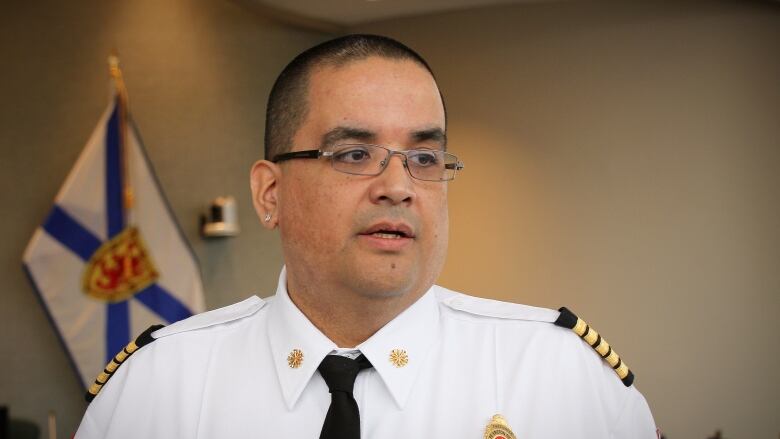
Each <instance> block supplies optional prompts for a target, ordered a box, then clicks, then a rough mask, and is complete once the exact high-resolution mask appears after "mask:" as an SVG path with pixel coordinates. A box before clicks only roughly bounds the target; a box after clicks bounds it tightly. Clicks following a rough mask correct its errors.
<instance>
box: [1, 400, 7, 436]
mask: <svg viewBox="0 0 780 439" xmlns="http://www.w3.org/2000/svg"><path fill="white" fill-rule="evenodd" d="M7 438H8V407H6V406H0V439H7Z"/></svg>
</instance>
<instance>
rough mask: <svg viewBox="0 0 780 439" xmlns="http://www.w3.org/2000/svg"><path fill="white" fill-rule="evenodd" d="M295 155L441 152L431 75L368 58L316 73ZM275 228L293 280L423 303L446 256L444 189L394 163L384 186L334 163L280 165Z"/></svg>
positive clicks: (438, 105)
mask: <svg viewBox="0 0 780 439" xmlns="http://www.w3.org/2000/svg"><path fill="white" fill-rule="evenodd" d="M307 104H308V105H307V106H308V113H307V116H306V118H305V120H304V122H303V124H302V126H301V127H300V129H299V130H298V132H297V133H296V134H295V136H294V138H293V148H292V150H293V151H297V150H307V149H317V148H320V147H324V146H328V145H334V144H343V143H372V144H380V145H385V146H387V147H389V148H390V149H395V150H408V149H413V148H436V149H440V148H443V147H444V139H443V134H444V130H445V120H444V108H443V105H442V101H441V98H440V95H439V91H438V88H437V86H436V83H435V82H434V80H433V78H432V77H431V75H430V74H429V73H428V72H427V71H426V70H425V69H424V68H422V67H420V66H419V65H418V64H416V63H414V62H411V61H408V60H390V59H385V58H379V57H370V58H367V59H365V60H360V61H355V62H350V63H347V64H345V65H343V66H339V67H322V68H318V69H315V70H314V71H313V72H312V74H311V76H310V81H309V94H308V103H307ZM281 168H282V173H281V174H282V178H281V180H280V184H279V205H278V218H279V227H280V232H281V236H282V243H283V249H284V257H285V262H286V263H287V266H288V272H289V275H290V276H296V275H297V276H298V277H300V278H302V279H308V280H311V279H316V280H317V281H318V282H320V284H321V285H318V286H317V287H322V288H339V289H346V290H351V291H353V292H356V293H357V294H361V295H364V296H371V297H392V296H400V295H405V294H407V293H411V294H422V293H423V292H424V291H425V290H426V289H427V288H428V287H429V286H430V285H431V284H432V283H433V282H434V281H435V280H436V277H438V275H439V273H440V272H441V269H442V265H443V263H444V257H445V253H446V249H447V230H448V217H447V183H442V182H427V181H421V180H416V179H413V178H412V177H411V176H410V175H409V173H408V172H407V171H406V169H405V168H404V167H403V162H402V157H401V156H398V155H394V156H392V158H391V159H390V162H389V164H388V165H387V167H386V168H385V170H384V172H383V173H382V174H380V175H378V176H359V175H349V174H344V173H341V172H338V171H336V170H334V169H333V168H332V166H331V163H330V159H325V158H321V159H319V160H290V161H288V162H284V163H282V164H281Z"/></svg>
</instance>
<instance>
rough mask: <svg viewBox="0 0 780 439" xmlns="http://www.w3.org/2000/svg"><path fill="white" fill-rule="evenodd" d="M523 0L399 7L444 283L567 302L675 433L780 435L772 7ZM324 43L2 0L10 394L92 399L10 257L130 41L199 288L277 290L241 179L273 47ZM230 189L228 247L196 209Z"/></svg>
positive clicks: (275, 262)
mask: <svg viewBox="0 0 780 439" xmlns="http://www.w3.org/2000/svg"><path fill="white" fill-rule="evenodd" d="M668 3H670V2H667V4H666V5H660V4H656V5H654V6H652V5H646V4H645V5H642V4H638V3H632V4H630V5H629V4H623V3H592V2H586V1H578V2H564V3H560V4H559V3H553V4H531V5H523V6H513V7H501V8H489V9H485V10H481V11H477V12H458V13H450V14H440V15H435V16H427V17H422V18H418V19H398V20H392V21H388V22H384V23H377V24H373V25H370V26H365V27H363V28H361V30H366V31H372V32H378V33H386V34H388V35H391V36H396V37H398V38H400V39H401V40H403V41H405V42H407V43H409V44H411V45H413V46H414V47H416V48H417V49H419V50H420V51H421V52H422V53H423V54H424V55H425V56H426V57H428V58H429V61H430V62H431V64H432V66H433V68H434V70H435V71H436V72H437V74H438V77H439V81H440V84H441V87H442V89H443V91H444V93H445V96H446V97H447V101H448V106H449V115H450V133H449V134H450V139H451V148H452V150H453V151H455V152H457V153H458V154H460V155H461V156H462V157H463V159H464V160H465V162H466V164H467V169H466V171H465V172H464V173H463V174H462V175H461V176H459V177H458V179H457V180H456V181H455V182H454V183H453V184H452V185H451V216H452V231H451V246H450V255H449V259H448V262H447V266H446V268H445V272H444V274H443V276H442V279H441V282H442V283H443V284H444V285H445V286H448V287H451V288H455V289H459V290H462V291H467V292H470V293H473V294H476V295H481V296H489V297H496V298H503V299H509V300H514V301H520V302H525V303H530V304H535V305H541V306H548V307H557V306H560V305H567V306H569V307H570V308H572V309H573V310H575V311H576V312H578V313H579V314H581V315H582V316H583V317H585V318H586V319H588V320H590V321H591V323H593V325H594V326H595V327H596V328H597V329H599V330H600V331H601V332H602V333H604V334H606V336H607V338H608V339H609V340H610V341H611V342H612V343H613V344H615V345H616V346H617V348H618V352H620V353H621V354H622V355H623V356H624V357H625V358H626V359H627V362H628V363H629V365H631V366H632V367H633V369H634V370H635V372H636V374H637V385H638V386H639V388H640V389H641V390H642V391H643V392H644V393H645V395H646V396H647V397H648V399H649V401H650V403H651V404H652V406H653V409H654V412H655V414H656V418H657V419H658V421H659V424H661V426H662V427H664V429H665V430H666V431H667V433H668V436H669V437H670V438H671V439H677V438H701V439H703V438H704V437H706V436H707V435H708V434H711V433H712V430H714V429H715V428H716V427H720V428H723V429H724V431H725V436H726V437H728V438H732V439H739V438H762V437H766V438H775V437H777V434H778V432H780V420H778V418H777V416H776V414H777V413H780V403H779V402H778V401H780V398H779V397H778V395H780V368H778V367H777V365H778V364H780V361H779V360H780V352H779V349H778V346H779V344H778V342H777V341H776V336H775V334H777V333H778V330H780V324H779V323H778V320H777V319H776V318H775V316H776V314H777V313H778V311H780V299H779V298H778V297H780V296H779V295H778V292H780V274H778V273H777V271H778V270H777V266H778V262H780V250H779V249H780V232H778V229H777V224H778V223H780V221H778V216H779V215H778V214H779V213H780V212H779V209H778V201H779V200H778V198H779V197H778V188H780V177H778V173H777V169H778V165H780V145H778V139H780V128H778V124H777V122H776V120H777V116H778V114H780V112H779V111H778V110H780V108H779V107H780V89H779V88H778V81H777V79H776V78H778V77H780V62H778V57H777V55H776V54H777V53H779V52H780V38H779V37H780V26H779V25H778V24H779V23H778V22H779V21H780V17H779V15H778V7H777V6H762V5H760V4H752V3H749V4H741V3H705V2H696V3H682V4H681V3H679V2H677V3H676V4H675V5H669V4H668ZM323 38H324V36H323V35H319V34H313V33H303V32H300V31H295V30H291V29H287V28H282V27H279V26H277V25H274V24H272V23H270V22H267V21H264V20H263V19H261V18H259V17H257V16H254V15H252V14H251V13H247V11H245V10H243V9H242V8H240V7H238V6H236V5H235V4H233V3H231V2H228V1H223V0H218V1H208V0H172V1H166V2H155V1H151V0H137V1H133V2H99V1H97V0H83V1H79V2H65V3H63V2H54V1H48V2H38V3H37V4H35V5H31V4H24V3H20V2H17V3H14V4H8V5H4V8H3V13H2V14H0V60H2V64H0V97H2V103H1V104H0V185H1V186H0V187H1V188H2V189H0V197H1V198H0V200H1V201H2V205H3V206H4V207H5V209H6V211H5V214H4V215H0V228H1V229H2V230H3V232H4V233H3V237H4V239H3V242H2V245H0V279H2V280H3V290H2V292H0V352H2V360H1V361H0V404H10V406H11V410H12V415H15V416H17V417H27V418H31V419H34V420H36V421H38V422H41V423H42V425H45V424H43V423H44V420H45V416H46V412H47V411H48V410H49V409H54V410H56V411H57V412H58V414H59V415H60V420H61V423H60V430H59V431H60V436H61V437H67V436H69V434H70V433H71V432H72V431H73V429H74V428H75V425H76V423H77V422H78V419H79V418H80V416H81V413H82V411H83V409H84V404H83V403H82V399H81V389H80V388H79V386H78V383H77V380H76V377H75V374H74V373H73V372H72V371H71V370H70V368H69V365H68V363H67V359H66V357H65V354H64V352H63V350H62V349H61V347H60V346H59V344H58V341H57V338H56V335H55V333H54V331H53V329H52V327H51V326H50V325H49V323H48V322H47V320H46V317H45V315H44V313H43V311H42V309H41V307H40V305H39V304H38V302H37V300H36V299H35V296H34V294H33V292H32V290H31V288H30V286H29V284H28V283H27V281H26V279H25V278H24V276H23V274H22V271H21V269H20V258H21V254H22V251H23V249H24V246H25V245H26V243H27V240H28V239H29V237H30V236H31V234H32V231H33V230H34V228H35V227H36V226H37V225H38V224H39V223H40V221H41V220H42V219H43V217H44V216H45V214H46V212H47V211H48V209H49V207H50V203H51V199H52V198H53V197H54V195H55V194H56V191H57V189H58V188H59V186H60V184H61V183H62V181H63V179H64V178H65V175H66V174H67V172H68V170H69V169H70V167H71V166H72V165H73V162H74V160H75V158H76V156H77V155H78V153H79V152H80V150H81V148H82V146H83V144H84V142H85V141H86V139H87V137H88V135H89V133H90V131H91V130H92V128H93V127H94V125H95V123H96V122H97V119H98V117H99V115H100V114H101V112H102V110H103V108H104V106H105V104H106V100H107V98H108V96H107V94H108V90H109V89H108V81H107V75H106V71H105V69H106V67H105V57H106V55H107V54H108V53H109V52H110V50H111V48H112V47H116V48H117V49H118V50H119V51H120V55H121V58H122V62H123V66H124V70H125V75H126V80H127V83H128V87H129V90H130V98H131V106H132V110H133V112H134V116H135V120H136V123H137V125H138V126H139V129H140V131H141V134H142V135H143V138H144V141H145V144H146V147H147V149H148V152H149V155H150V157H151V160H152V162H153V163H154V165H155V167H156V169H157V171H158V176H159V178H160V180H161V182H162V184H163V187H164V189H165V191H166V193H167V195H168V198H169V199H170V201H171V204H172V205H173V208H174V211H175V213H176V215H177V217H178V219H179V221H180V223H181V225H182V226H183V228H184V230H185V233H186V235H187V237H188V238H189V240H190V242H191V243H192V244H193V247H194V248H195V251H196V253H197V256H198V258H199V261H200V264H201V268H202V270H203V275H204V283H205V287H206V291H207V298H206V300H207V305H208V307H209V308H215V307H218V306H222V305H225V304H228V303H232V302H234V301H237V300H239V299H241V298H243V297H245V296H247V295H248V294H251V293H252V292H257V293H258V294H260V295H261V296H265V295H268V294H270V293H271V292H272V291H273V290H272V289H273V286H274V285H275V282H276V276H277V271H278V268H279V264H280V263H281V257H280V250H279V246H278V239H277V237H276V235H275V234H272V233H267V232H264V231H262V229H261V228H260V227H257V226H256V224H255V218H254V214H253V212H252V210H251V205H250V202H249V194H248V188H247V184H246V181H247V171H248V168H249V165H250V164H251V162H252V161H253V160H254V159H255V158H256V157H257V156H258V155H259V151H260V144H261V141H262V124H263V118H264V105H265V100H266V96H267V93H268V90H269V89H270V86H271V83H272V81H273V79H274V77H275V75H276V74H277V73H278V71H279V70H280V69H281V67H282V66H283V65H284V63H286V62H287V61H288V60H289V58H290V57H291V56H292V55H293V54H295V53H297V52H298V51H299V50H300V49H302V48H304V47H307V46H309V45H311V44H313V43H315V42H317V41H319V40H321V39H323ZM221 194H232V195H234V196H236V197H237V198H238V200H239V204H240V205H239V211H240V220H241V222H242V226H243V233H242V236H241V237H240V238H237V239H228V240H224V241H213V242H204V241H203V240H201V239H200V238H199V237H198V235H197V230H196V229H197V214H198V213H199V212H200V210H201V209H203V208H204V206H205V204H206V203H207V202H208V201H209V200H210V199H212V198H213V197H215V196H217V195H221Z"/></svg>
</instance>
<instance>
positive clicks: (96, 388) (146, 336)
mask: <svg viewBox="0 0 780 439" xmlns="http://www.w3.org/2000/svg"><path fill="white" fill-rule="evenodd" d="M162 327H164V325H153V326H150V327H149V328H148V329H147V330H146V331H144V332H142V333H141V335H139V336H138V337H137V338H136V339H135V340H133V341H131V342H130V343H128V344H127V346H125V347H124V349H122V350H121V351H119V353H118V354H116V355H115V356H114V358H112V359H111V361H110V362H109V363H108V364H107V365H106V368H105V369H103V372H101V373H100V375H98V377H97V378H96V379H95V382H94V383H93V384H92V385H91V386H90V387H89V390H87V393H86V395H84V397H85V398H86V400H87V402H92V400H93V399H95V397H96V396H97V394H98V393H100V389H102V388H103V386H105V385H106V383H107V382H108V380H109V379H110V378H111V376H112V375H114V372H116V370H117V369H119V366H121V365H122V363H124V362H125V360H127V359H128V358H129V357H130V355H132V354H133V352H135V351H137V350H138V349H140V348H142V347H144V346H146V345H148V344H149V343H151V342H153V341H154V340H155V339H154V337H152V332H154V331H156V330H158V329H160V328H162Z"/></svg>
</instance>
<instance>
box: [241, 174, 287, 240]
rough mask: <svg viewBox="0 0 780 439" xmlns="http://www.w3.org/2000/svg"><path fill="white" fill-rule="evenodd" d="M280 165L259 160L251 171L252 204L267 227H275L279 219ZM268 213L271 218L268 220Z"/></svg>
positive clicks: (261, 221)
mask: <svg viewBox="0 0 780 439" xmlns="http://www.w3.org/2000/svg"><path fill="white" fill-rule="evenodd" d="M281 175H282V174H281V172H280V169H279V166H277V165H276V164H275V163H272V162H269V161H268V160H258V161H256V162H255V164H254V165H252V170H251V171H250V173H249V185H250V187H251V188H252V204H254V206H255V212H257V216H258V218H260V223H261V224H262V225H263V227H265V228H266V229H269V230H271V229H274V228H276V225H277V224H278V221H279V216H278V214H279V212H278V207H279V203H278V201H279V194H278V189H279V184H278V183H279V179H280V178H281ZM267 215H270V219H269V220H268V221H266V220H265V219H266V217H267Z"/></svg>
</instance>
